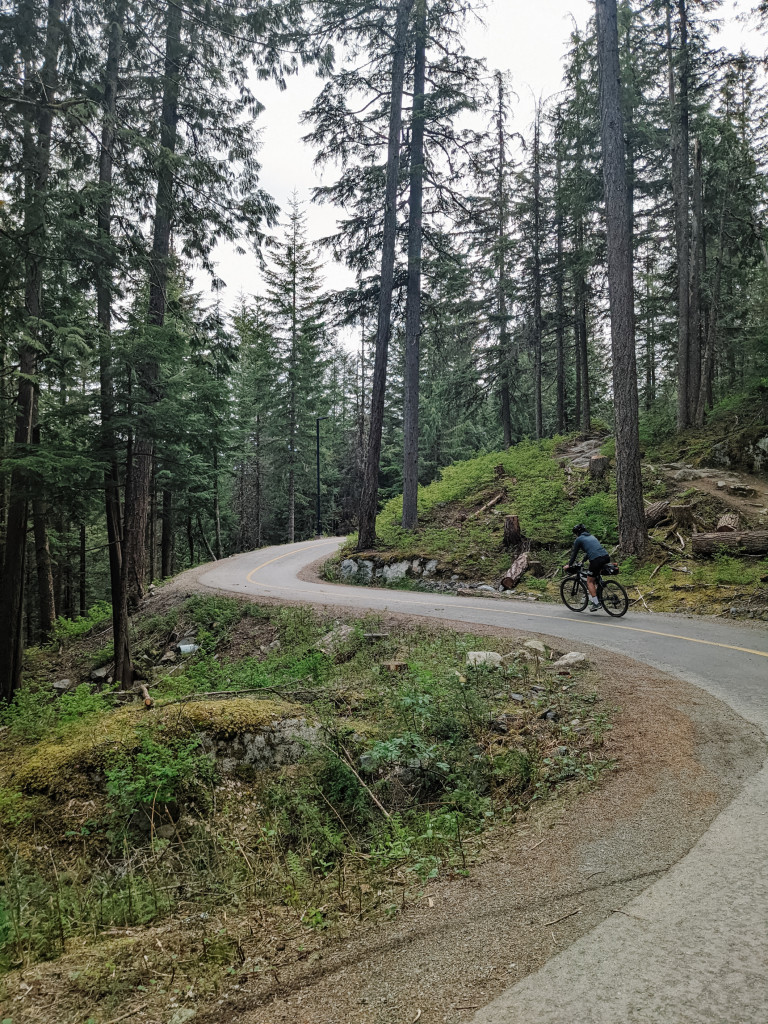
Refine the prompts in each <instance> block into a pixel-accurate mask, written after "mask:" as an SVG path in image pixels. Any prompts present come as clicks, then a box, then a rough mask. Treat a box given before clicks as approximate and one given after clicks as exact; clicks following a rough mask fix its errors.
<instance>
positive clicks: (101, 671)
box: [91, 665, 110, 683]
mask: <svg viewBox="0 0 768 1024" xmlns="http://www.w3.org/2000/svg"><path fill="white" fill-rule="evenodd" d="M109 675H110V668H109V665H102V666H101V668H95V669H94V670H93V672H91V679H92V680H93V681H94V682H95V683H103V682H104V680H105V679H108V678H109Z"/></svg>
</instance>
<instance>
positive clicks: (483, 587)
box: [477, 583, 496, 594]
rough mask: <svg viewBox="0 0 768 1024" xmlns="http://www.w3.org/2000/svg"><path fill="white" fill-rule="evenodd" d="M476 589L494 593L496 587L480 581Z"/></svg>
mask: <svg viewBox="0 0 768 1024" xmlns="http://www.w3.org/2000/svg"><path fill="white" fill-rule="evenodd" d="M477 589H478V590H484V591H485V592H486V593H489V592H490V593H491V594H495V593H496V587H489V586H488V584H487V583H482V584H481V585H480V586H479V587H478V588H477Z"/></svg>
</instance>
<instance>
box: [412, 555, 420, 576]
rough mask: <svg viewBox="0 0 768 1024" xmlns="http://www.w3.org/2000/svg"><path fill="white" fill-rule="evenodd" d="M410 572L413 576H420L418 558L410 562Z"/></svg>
mask: <svg viewBox="0 0 768 1024" xmlns="http://www.w3.org/2000/svg"><path fill="white" fill-rule="evenodd" d="M411 572H412V573H413V574H414V576H421V559H420V558H414V560H413V561H412V562H411Z"/></svg>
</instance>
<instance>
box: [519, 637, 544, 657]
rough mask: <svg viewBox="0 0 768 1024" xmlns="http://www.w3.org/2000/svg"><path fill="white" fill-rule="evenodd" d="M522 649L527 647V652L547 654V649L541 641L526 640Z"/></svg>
mask: <svg viewBox="0 0 768 1024" xmlns="http://www.w3.org/2000/svg"><path fill="white" fill-rule="evenodd" d="M523 647H527V648H528V650H529V651H536V653H537V654H546V653H547V648H546V647H545V646H544V644H543V643H542V642H541V640H526V641H525V643H524V644H523Z"/></svg>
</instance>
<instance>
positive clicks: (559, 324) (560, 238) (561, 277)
mask: <svg viewBox="0 0 768 1024" xmlns="http://www.w3.org/2000/svg"><path fill="white" fill-rule="evenodd" d="M555 148H556V151H557V152H556V159H555V193H556V196H557V198H556V200H555V202H556V214H555V231H556V233H557V250H556V258H555V336H556V341H557V371H556V372H557V380H556V387H557V433H558V434H564V433H565V430H566V412H565V295H564V292H565V265H564V259H563V244H564V240H565V239H564V235H565V231H564V226H563V205H562V198H561V196H560V190H561V188H562V179H563V156H562V150H561V144H560V113H559V111H558V127H557V129H556V138H555Z"/></svg>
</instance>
